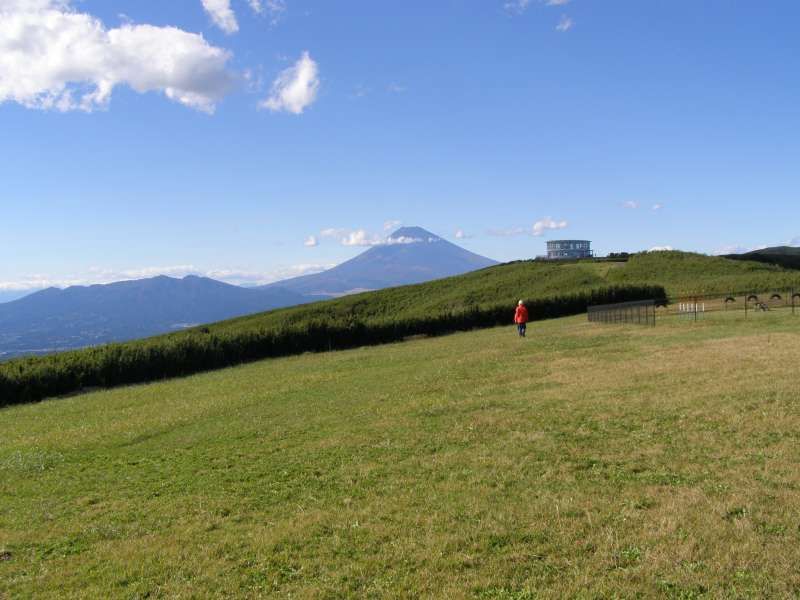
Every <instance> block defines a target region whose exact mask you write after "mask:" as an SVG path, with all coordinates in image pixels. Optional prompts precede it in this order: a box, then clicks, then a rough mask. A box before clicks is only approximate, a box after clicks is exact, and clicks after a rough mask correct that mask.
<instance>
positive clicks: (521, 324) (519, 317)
mask: <svg viewBox="0 0 800 600" xmlns="http://www.w3.org/2000/svg"><path fill="white" fill-rule="evenodd" d="M514 323H516V324H517V331H518V332H519V337H525V330H526V329H527V328H528V309H527V308H525V303H524V302H523V301H522V300H520V301H519V304H517V312H515V313H514Z"/></svg>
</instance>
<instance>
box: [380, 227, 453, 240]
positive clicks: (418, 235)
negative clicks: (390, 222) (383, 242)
mask: <svg viewBox="0 0 800 600" xmlns="http://www.w3.org/2000/svg"><path fill="white" fill-rule="evenodd" d="M387 239H388V241H389V243H390V244H414V243H423V242H424V243H432V242H440V241H442V238H440V237H439V236H438V235H436V234H434V233H431V232H430V231H428V230H426V229H423V228H422V227H401V228H400V229H398V230H397V231H395V232H394V233H393V234H392V235H390V236H389V237H388V238H387Z"/></svg>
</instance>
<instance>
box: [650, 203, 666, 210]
mask: <svg viewBox="0 0 800 600" xmlns="http://www.w3.org/2000/svg"><path fill="white" fill-rule="evenodd" d="M662 208H664V205H663V204H661V203H660V202H656V203H655V204H653V206H652V209H653V210H661V209H662Z"/></svg>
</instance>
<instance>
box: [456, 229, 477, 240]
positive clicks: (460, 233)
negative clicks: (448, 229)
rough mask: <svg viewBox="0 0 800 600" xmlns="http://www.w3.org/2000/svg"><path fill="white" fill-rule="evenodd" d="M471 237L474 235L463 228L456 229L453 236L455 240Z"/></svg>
mask: <svg viewBox="0 0 800 600" xmlns="http://www.w3.org/2000/svg"><path fill="white" fill-rule="evenodd" d="M471 237H474V236H472V235H469V234H468V233H466V232H465V231H464V230H463V229H456V233H455V238H456V239H457V240H468V239H470V238H471Z"/></svg>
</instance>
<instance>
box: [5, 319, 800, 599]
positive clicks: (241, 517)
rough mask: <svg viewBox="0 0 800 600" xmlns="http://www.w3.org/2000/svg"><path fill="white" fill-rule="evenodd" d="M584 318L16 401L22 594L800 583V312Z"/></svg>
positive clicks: (8, 532) (691, 593)
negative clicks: (648, 321)
mask: <svg viewBox="0 0 800 600" xmlns="http://www.w3.org/2000/svg"><path fill="white" fill-rule="evenodd" d="M724 317H725V315H717V316H716V317H715V318H709V319H708V320H706V321H704V322H700V323H697V324H694V323H686V322H680V321H678V320H677V319H671V320H664V321H662V322H661V323H660V324H659V326H658V327H656V328H655V329H645V328H637V327H613V326H602V325H592V324H588V323H586V322H585V317H582V318H571V319H563V320H558V321H551V322H543V323H537V324H534V325H533V326H532V327H531V328H530V330H529V331H530V337H529V338H528V339H527V340H519V339H517V338H516V336H515V331H514V330H513V328H511V327H508V328H500V329H493V330H488V331H481V332H473V333H464V334H457V335H451V336H447V337H442V338H437V339H422V340H415V341H409V342H406V343H402V344H394V345H390V346H383V347H376V348H368V349H361V350H354V351H347V352H334V353H329V354H322V355H305V356H299V357H294V358H287V359H280V360H272V361H265V362H261V363H256V364H251V365H247V366H243V367H238V368H234V369H228V370H225V371H219V372H215V373H209V374H204V375H200V376H195V377H191V378H187V379H182V380H174V381H169V382H165V383H158V384H152V385H146V386H139V387H132V388H127V389H119V390H113V391H107V392H100V393H94V394H86V395H81V396H77V397H73V398H68V399H60V400H54V401H49V402H45V403H42V404H37V405H29V406H22V407H16V408H12V409H6V410H2V411H0V597H3V598H5V597H8V598H25V597H36V598H48V597H52V598H69V597H76V598H77V597H97V598H117V597H119V598H144V597H150V598H159V597H166V598H201V597H243V598H248V597H253V598H255V597H272V596H275V597H293V598H347V597H352V598H384V597H387V598H391V597H397V598H408V597H430V598H434V597H435V598H492V599H523V598H539V597H542V598H561V597H585V598H598V597H635V596H639V597H675V598H692V597H701V596H705V597H720V598H721V597H725V598H727V597H740V598H752V597H795V596H797V595H798V593H800V573H799V572H798V566H797V565H798V564H800V528H799V526H800V444H799V443H798V442H800V405H799V404H798V401H800V397H798V383H797V381H798V380H797V360H798V356H800V335H798V332H800V317H797V318H793V317H791V316H790V315H785V314H770V315H758V317H757V318H751V319H750V320H749V321H744V320H742V319H741V317H740V316H739V317H737V318H729V319H725V318H724Z"/></svg>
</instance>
